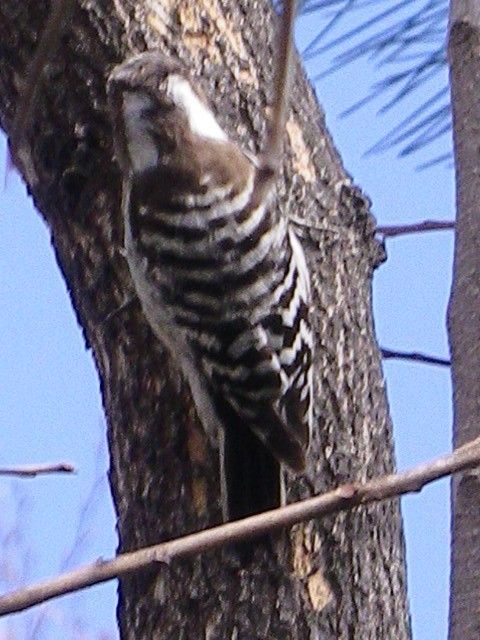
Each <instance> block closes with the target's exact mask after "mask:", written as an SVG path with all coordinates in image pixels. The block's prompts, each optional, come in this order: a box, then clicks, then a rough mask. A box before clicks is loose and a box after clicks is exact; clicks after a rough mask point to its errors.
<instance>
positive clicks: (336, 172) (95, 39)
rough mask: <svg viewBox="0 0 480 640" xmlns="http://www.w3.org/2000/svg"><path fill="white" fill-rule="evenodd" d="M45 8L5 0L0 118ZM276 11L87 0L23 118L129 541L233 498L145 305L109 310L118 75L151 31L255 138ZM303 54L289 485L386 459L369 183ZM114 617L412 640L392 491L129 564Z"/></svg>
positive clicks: (170, 626) (141, 634)
mask: <svg viewBox="0 0 480 640" xmlns="http://www.w3.org/2000/svg"><path fill="white" fill-rule="evenodd" d="M80 5H81V6H80ZM46 16H47V7H45V6H44V3H39V2H38V1H37V0H24V1H22V2H19V1H18V0H2V2H1V3H0V47H1V50H2V53H1V55H0V112H1V113H0V117H1V125H2V127H3V128H4V129H5V131H7V133H8V131H9V127H11V124H12V118H13V115H14V112H15V103H16V100H17V99H18V95H19V89H20V88H21V86H22V78H23V77H24V76H25V72H26V68H27V65H28V62H29V60H30V59H31V57H32V53H33V51H34V50H35V46H36V44H37V42H38V37H39V33H40V32H41V29H42V26H43V25H44V24H45V19H46ZM274 21H275V18H274V14H273V12H272V8H271V4H270V2H269V0H235V1H233V0H162V1H159V0H143V1H133V0H114V1H113V0H111V1H110V0H84V1H83V2H82V3H79V6H77V7H76V9H75V12H74V16H73V19H72V20H71V24H70V25H69V28H68V31H67V33H66V34H65V35H64V37H63V39H62V44H61V46H60V48H59V51H58V52H57V53H56V55H55V56H54V59H53V60H52V61H51V63H50V64H49V66H48V69H47V72H46V76H45V83H44V86H43V87H42V89H41V91H40V95H39V97H38V100H37V104H36V108H35V113H34V117H33V122H32V123H31V126H30V127H29V131H28V132H27V139H28V142H29V144H30V146H31V154H32V157H31V160H32V164H33V167H34V170H35V173H36V175H37V177H38V181H37V182H36V184H32V183H31V184H29V188H30V190H31V193H32V196H33V198H34V200H35V203H36V205H37V207H38V209H39V211H40V212H41V214H42V215H43V217H44V218H45V220H46V223H47V225H48V227H49V229H50V230H51V237H52V245H53V248H54V251H55V253H56V257H57V260H58V264H59V266H60V268H61V270H62V273H63V275H64V277H65V281H66V283H67V286H68V290H69V293H70V296H71V300H72V304H73V305H74V307H75V310H76V312H77V317H78V321H79V323H80V324H81V326H82V328H83V330H84V335H85V341H86V344H87V346H88V348H90V349H91V350H92V354H93V357H94V359H95V362H96V366H97V369H98V373H99V378H100V384H101V392H102V397H103V403H104V407H105V413H106V416H107V422H108V441H109V447H110V460H111V467H110V481H111V486H112V493H113V499H114V502H115V508H116V512H117V517H118V534H119V540H120V543H119V551H120V552H122V551H127V550H131V549H138V548H140V547H143V546H145V545H149V544H153V543H156V542H159V541H162V540H166V539H170V538H175V537H178V536H180V535H182V534H185V533H187V532H192V531H196V530H199V529H202V528H205V527H207V526H209V525H212V524H216V523H219V522H220V519H221V514H220V507H219V478H218V461H217V455H218V454H217V451H216V450H215V449H212V448H211V447H210V445H209V443H208V441H207V440H206V438H205V436H204V434H203V432H202V430H201V429H200V428H199V425H198V421H197V418H196V414H195V411H194V409H193V407H192V403H191V399H190V396H189V392H188V389H187V388H186V386H185V384H184V383H183V382H182V380H181V379H180V376H179V374H178V373H177V372H176V371H175V370H174V369H173V368H172V367H171V364H170V362H169V361H168V359H167V357H166V355H165V352H164V350H163V349H162V348H161V346H160V345H159V344H158V343H157V342H156V340H155V338H154V337H153V335H152V333H151V331H150V329H149V327H148V325H147V324H146V322H145V319H144V318H143V316H142V313H141V311H140V309H139V307H138V305H137V306H135V305H133V306H130V307H128V308H126V309H124V310H120V311H119V312H118V313H117V314H115V315H114V316H113V317H112V318H111V319H109V320H107V321H106V318H107V317H108V316H109V314H111V313H112V312H113V311H115V310H118V309H119V308H120V307H121V305H122V303H124V302H125V300H127V299H128V298H129V297H130V296H131V295H132V283H131V281H130V277H129V273H128V269H127V267H126V264H125V262H124V259H123V257H122V253H121V248H122V233H123V230H122V222H121V216H120V213H119V202H120V180H119V174H118V169H117V167H116V164H115V162H114V160H113V157H112V144H111V138H112V136H111V130H110V124H109V118H108V114H107V111H106V105H105V80H106V76H107V74H108V72H109V70H110V69H111V68H112V66H113V65H114V64H115V63H117V62H119V61H121V60H122V59H124V58H125V57H126V56H127V55H128V54H129V53H131V52H138V51H142V50H144V49H145V48H154V47H157V48H158V47H159V48H161V49H162V50H164V51H165V52H167V53H169V54H170V55H172V56H176V57H177V58H179V59H180V60H181V61H183V62H184V63H185V64H187V65H189V66H190V67H191V68H193V69H195V70H196V72H197V73H198V75H199V78H201V80H199V81H201V82H203V84H204V88H205V89H206V93H207V95H208V96H209V97H210V99H211V101H212V103H213V106H214V109H215V111H216V113H218V114H219V119H220V121H221V124H222V125H223V126H224V127H225V128H226V129H227V131H228V132H229V133H230V134H231V135H232V136H233V137H235V138H236V139H238V140H240V142H241V143H242V144H243V145H244V146H245V147H246V148H248V149H250V150H252V151H257V150H258V148H259V146H260V145H261V142H262V140H263V139H264V135H265V108H266V106H267V105H268V104H269V103H270V102H271V86H272V73H273V63H272V57H273V51H274V49H273V48H272V47H273V35H272V34H273V25H274ZM297 71H298V72H297V77H296V82H295V88H294V94H293V101H292V104H293V108H292V115H291V117H290V119H289V122H288V126H287V134H288V135H287V145H286V151H285V162H284V167H283V174H282V177H281V179H280V180H279V187H278V193H279V197H278V206H279V207H281V209H282V211H283V212H284V214H285V215H287V212H288V214H290V215H291V216H292V217H294V218H295V219H297V220H300V221H303V222H304V223H305V224H304V225H303V226H302V225H299V230H300V235H301V239H302V241H303V242H304V244H305V247H306V251H307V253H308V259H309V262H310V267H311V271H312V280H313V283H312V284H313V288H314V295H315V328H316V338H317V347H316V398H317V402H316V408H315V415H316V429H315V435H314V439H313V444H312V446H311V450H310V456H309V466H308V470H307V473H306V474H305V476H303V477H299V478H298V477H297V478H295V479H291V480H290V481H289V487H288V489H289V492H288V497H289V500H297V499H299V498H302V497H306V496H308V495H311V494H312V493H315V492H321V491H323V490H325V489H327V488H330V487H333V486H335V485H337V484H339V483H340V482H343V481H347V480H354V479H355V480H363V479H366V478H370V477H373V476H375V475H377V474H382V473H387V472H390V471H392V469H393V468H394V459H393V453H392V450H393V447H392V436H391V423H390V418H389V415H388V407H387V403H386V397H385V386H384V380H383V374H382V368H381V360H380V355H379V351H378V348H377V344H376V341H375V336H374V330H373V322H372V310H371V279H372V274H373V270H374V268H375V267H376V266H377V265H378V264H379V263H380V262H381V261H382V259H383V257H384V256H383V250H382V248H381V246H380V245H379V244H378V242H377V240H376V239H375V236H374V229H375V221H374V219H373V218H372V216H371V214H370V212H369V202H368V200H367V199H366V198H365V196H363V195H362V193H361V192H360V191H359V190H358V189H357V188H356V187H355V186H353V185H352V183H351V180H350V178H349V177H348V176H347V175H346V173H345V171H344V169H343V167H342V165H341V162H340V159H339V157H338V154H337V153H336V151H335V149H334V148H333V145H332V143H331V140H330V138H329V136H328V133H327V132H326V129H325V122H324V117H323V114H322V112H321V111H320V109H319V107H318V105H317V103H316V100H315V97H314V94H313V91H312V89H311V87H310V86H309V84H308V82H307V81H306V80H305V77H304V74H303V72H302V71H301V69H300V66H299V67H298V70H297ZM118 619H119V626H120V629H121V636H122V638H125V639H127V638H128V639H132V640H133V639H135V640H142V639H145V640H147V639H148V640H151V639H152V638H159V639H160V638H162V639H167V638H168V639H171V640H179V639H181V638H183V639H192V640H193V639H195V640H196V639H208V640H214V639H218V640H225V639H234V638H236V639H237V640H254V639H255V638H258V639H260V638H276V639H281V638H285V639H287V638H288V639H289V640H297V639H298V640H300V639H302V640H307V639H314V638H318V639H320V638H321V639H322V640H329V639H331V640H334V639H335V640H339V639H345V640H347V639H348V640H369V639H371V640H382V639H385V640H387V639H388V640H392V639H395V640H404V639H407V638H409V637H410V627H409V614H408V606H407V599H406V585H405V564H404V545H403V534H402V525H401V518H400V510H399V505H398V502H396V501H391V502H387V503H384V504H379V505H375V506H371V507H368V508H361V509H356V510H354V511H352V512H351V513H345V514H341V515H338V516H335V517H331V518H326V519H323V520H321V521H319V522H307V523H305V524H303V525H300V526H296V527H294V528H293V530H292V531H289V532H284V534H282V535H281V536H279V537H277V538H275V540H274V542H272V543H271V544H259V545H258V547H257V549H256V551H255V555H254V558H253V560H252V561H251V562H250V564H248V566H242V565H241V564H240V563H239V559H238V556H237V555H236V554H235V553H232V552H231V551H230V550H228V549H225V550H223V551H221V552H218V553H208V554H204V555H203V556H202V557H198V558H195V559H192V560H189V561H186V560H182V561H175V562H171V563H170V564H168V565H164V566H163V565H162V566H159V567H158V568H156V569H155V570H150V571H142V572H139V573H137V574H133V575H131V576H129V577H127V578H124V579H122V580H121V581H120V586H119V606H118Z"/></svg>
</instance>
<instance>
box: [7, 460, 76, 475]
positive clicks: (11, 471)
mask: <svg viewBox="0 0 480 640" xmlns="http://www.w3.org/2000/svg"><path fill="white" fill-rule="evenodd" d="M75 472H76V469H75V467H74V466H73V464H70V463H69V462H58V463H55V464H24V465H21V466H18V467H0V476H16V477H18V478H35V477H36V476H39V475H45V474H48V473H75Z"/></svg>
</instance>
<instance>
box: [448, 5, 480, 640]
mask: <svg viewBox="0 0 480 640" xmlns="http://www.w3.org/2000/svg"><path fill="white" fill-rule="evenodd" d="M479 51H480V6H479V3H478V2H468V1H465V0H452V2H451V7H450V33H449V59H450V81H451V93H452V107H453V127H454V136H453V139H454V151H455V169H456V191H457V219H456V233H455V253H454V268H453V283H452V291H451V295H450V303H449V310H448V328H449V339H450V348H451V352H452V383H453V407H454V424H453V446H454V447H458V446H461V445H462V444H465V443H466V442H468V441H469V440H471V439H473V438H476V437H478V436H479V435H480V403H479V398H480V297H479V274H480V217H479V213H478V203H479V202H480V179H479V175H480V174H479V148H480V130H479V122H480V54H479ZM451 486H452V498H451V503H452V552H451V562H452V570H451V598H450V634H449V638H450V640H477V639H478V638H479V637H480V616H479V615H478V602H479V600H480V482H479V475H478V471H467V472H465V473H463V474H461V475H458V476H455V477H454V478H453V480H452V483H451Z"/></svg>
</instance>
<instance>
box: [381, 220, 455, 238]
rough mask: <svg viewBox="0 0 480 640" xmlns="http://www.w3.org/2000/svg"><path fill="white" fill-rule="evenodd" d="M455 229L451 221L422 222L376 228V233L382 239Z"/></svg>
mask: <svg viewBox="0 0 480 640" xmlns="http://www.w3.org/2000/svg"><path fill="white" fill-rule="evenodd" d="M450 229H455V222H454V221H453V220H424V221H423V222H415V223H412V224H393V225H385V226H383V227H381V226H380V227H377V229H376V231H377V233H379V234H380V235H381V236H383V237H384V238H395V237H396V236H404V235H407V234H410V233H425V232H426V231H445V230H450Z"/></svg>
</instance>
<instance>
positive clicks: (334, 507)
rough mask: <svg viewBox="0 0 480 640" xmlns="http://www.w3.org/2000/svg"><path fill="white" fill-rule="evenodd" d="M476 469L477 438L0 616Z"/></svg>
mask: <svg viewBox="0 0 480 640" xmlns="http://www.w3.org/2000/svg"><path fill="white" fill-rule="evenodd" d="M479 464H480V438H477V439H475V440H473V441H472V442H470V443H468V444H466V445H464V446H462V447H460V448H458V449H457V450H456V451H454V452H453V453H450V454H448V455H446V456H443V457H441V458H437V459H435V460H433V461H431V462H428V463H424V464H421V465H419V466H417V467H414V468H413V469H411V470H410V471H405V472H403V473H398V474H390V475H387V476H381V477H378V478H375V479H373V480H370V481H368V482H365V483H351V484H344V485H342V486H340V487H338V488H337V489H334V490H333V491H329V492H327V493H325V494H323V495H321V496H317V497H315V498H309V499H308V500H303V501H302V502H297V503H295V504H291V505H288V506H286V507H283V508H281V509H274V510H273V511H267V512H265V513H261V514H260V515H256V516H251V517H249V518H245V519H243V520H238V521H237V522H231V523H228V524H224V525H221V526H219V527H214V528H212V529H207V530H205V531H200V532H199V533H193V534H190V535H188V536H184V537H183V538H177V539H176V540H171V541H170V542H164V543H162V544H158V545H155V546H152V547H147V548H145V549H141V550H139V551H133V552H130V553H125V554H122V555H120V556H118V557H117V558H115V559H113V560H98V561H97V562H95V563H93V564H90V565H85V566H84V567H80V568H79V569H76V570H75V571H70V572H68V573H64V574H63V575H60V576H57V577H56V578H52V579H50V580H45V581H43V582H39V583H37V584H35V585H32V586H30V587H27V588H25V589H20V590H18V591H13V592H11V593H8V594H6V595H4V596H2V597H0V616H1V615H6V614H8V613H14V612H16V611H22V610H24V609H28V608H29V607H32V606H34V605H36V604H40V603H41V602H45V601H46V600H50V599H51V598H55V597H57V596H61V595H65V594H67V593H72V592H73V591H78V590H79V589H83V588H85V587H90V586H92V585H94V584H99V583H101V582H106V581H107V580H111V579H112V578H118V577H120V576H123V575H126V574H128V573H132V572H134V571H138V570H139V569H142V568H145V567H148V566H150V565H154V564H155V563H159V562H166V563H168V562H169V561H170V560H172V559H173V558H181V557H186V556H191V555H194V554H198V553H203V552H205V551H209V550H211V549H216V548H219V547H222V546H225V545H226V544H230V543H237V542H240V541H243V540H247V539H249V538H254V537H256V536H259V535H264V534H265V533H268V532H271V531H274V530H276V529H280V528H282V527H289V526H291V525H293V524H296V523H298V522H302V521H304V520H309V519H311V518H320V517H322V516H324V515H326V514H331V513H336V512H338V511H346V510H348V509H352V508H353V507H356V506H358V505H364V504H369V503H372V502H379V501H381V500H386V499H388V498H393V497H395V496H399V495H402V494H404V493H411V492H417V491H420V490H421V489H422V488H423V487H424V486H425V485H426V484H428V483H429V482H432V481H433V480H438V479H440V478H443V477H445V476H448V475H451V474H453V473H458V472H459V471H464V470H466V469H472V468H473V467H476V466H478V465H479Z"/></svg>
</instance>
